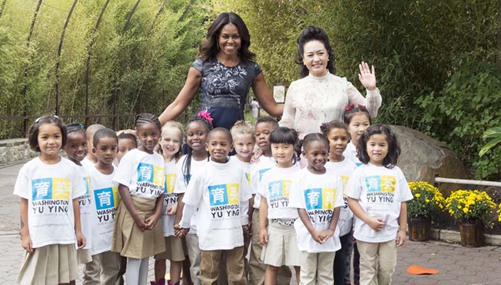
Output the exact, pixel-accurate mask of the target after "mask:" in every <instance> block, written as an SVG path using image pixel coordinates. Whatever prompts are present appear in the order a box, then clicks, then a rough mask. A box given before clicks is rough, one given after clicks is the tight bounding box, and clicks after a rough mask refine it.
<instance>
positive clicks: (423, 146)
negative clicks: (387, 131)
mask: <svg viewBox="0 0 501 285" xmlns="http://www.w3.org/2000/svg"><path fill="white" fill-rule="evenodd" d="M391 129H392V130H393V132H394V133H395V134H396V135H397V139H398V142H399V143H400V148H401V150H402V152H401V154H400V157H399V158H398V163H397V165H398V167H400V168H401V169H402V171H403V172H404V174H405V177H406V178H407V180H408V181H418V180H422V181H426V182H429V183H431V184H434V179H435V177H437V176H438V177H444V178H460V179H467V178H468V176H467V173H466V169H465V167H464V165H463V163H462V161H461V160H460V159H459V158H458V157H457V156H456V154H454V152H453V151H452V150H451V149H450V148H449V147H448V146H447V145H445V144H444V143H441V142H439V141H436V140H434V139H432V138H430V137H428V136H427V135H425V134H423V133H420V132H418V131H416V130H413V129H410V128H407V127H403V126H393V125H392V126H391ZM439 188H440V190H441V192H442V193H443V194H444V195H445V196H446V197H447V196H449V194H450V192H451V191H454V190H457V189H459V188H461V185H456V184H449V183H444V184H441V185H440V187H439ZM463 188H464V186H463Z"/></svg>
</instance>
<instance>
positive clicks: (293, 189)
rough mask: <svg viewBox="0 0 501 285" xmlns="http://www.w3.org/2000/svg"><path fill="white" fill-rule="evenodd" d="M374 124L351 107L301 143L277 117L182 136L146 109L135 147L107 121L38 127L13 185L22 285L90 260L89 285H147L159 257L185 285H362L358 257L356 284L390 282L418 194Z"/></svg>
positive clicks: (393, 144)
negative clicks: (410, 203)
mask: <svg viewBox="0 0 501 285" xmlns="http://www.w3.org/2000/svg"><path fill="white" fill-rule="evenodd" d="M369 126H370V116H369V114H368V112H367V110H366V109H365V108H364V107H363V106H353V105H350V106H348V107H347V108H346V112H345V122H344V123H342V122H337V121H334V122H326V123H324V124H323V125H322V126H321V131H322V133H313V134H308V135H306V136H305V137H304V139H303V140H302V141H300V140H299V139H298V135H297V133H296V132H295V131H294V130H292V129H289V128H285V127H279V126H278V123H277V121H276V120H275V119H273V118H270V117H262V118H259V119H258V120H257V122H256V124H255V126H251V125H250V124H248V123H247V122H244V121H239V122H237V123H236V124H235V125H234V126H233V128H232V129H231V131H229V130H227V129H225V128H214V129H213V128H212V125H211V118H210V115H209V114H206V113H204V114H202V115H198V116H196V117H194V118H192V119H191V120H190V121H188V122H187V123H186V126H185V127H184V128H183V126H182V125H180V124H179V123H177V122H173V121H171V122H167V123H166V124H165V125H164V126H163V127H162V126H160V123H159V121H158V118H157V117H156V116H154V115H151V114H140V115H138V116H137V118H136V122H135V128H136V136H137V139H138V140H139V144H137V141H136V137H134V136H132V135H127V134H121V135H119V136H118V137H117V135H116V133H115V132H114V131H113V130H111V129H108V128H105V127H104V126H100V125H93V126H89V127H88V128H87V131H85V130H84V129H83V126H82V125H80V124H70V125H67V126H64V125H63V124H62V122H61V120H60V119H59V118H57V117H56V116H46V117H42V118H40V119H37V120H36V121H35V122H34V123H33V125H32V126H31V128H30V133H29V142H30V146H31V147H32V148H33V149H34V150H36V151H39V152H40V155H39V157H37V158H35V159H33V160H32V161H30V162H28V163H27V164H26V165H25V166H23V168H22V169H21V171H20V173H19V177H18V180H17V182H16V186H15V191H14V194H16V195H18V196H20V197H21V238H22V246H23V248H24V249H25V250H26V255H25V259H24V261H23V265H22V269H21V273H20V276H19V282H20V283H21V284H41V283H43V284H74V281H75V279H76V278H77V277H78V263H77V260H78V261H79V262H80V263H83V264H85V270H84V284H121V283H123V278H124V277H125V283H126V284H141V285H144V284H146V282H147V274H148V259H149V258H150V257H153V256H154V257H155V279H156V281H153V282H151V283H152V284H179V282H180V278H181V272H183V284H267V285H268V284H289V283H290V279H291V275H292V274H291V272H290V269H289V268H290V267H293V268H294V271H295V277H296V279H297V280H298V282H299V283H300V284H336V285H337V284H351V281H350V280H351V278H350V268H351V267H352V264H351V260H352V258H351V255H352V252H354V253H355V256H354V258H353V260H354V264H353V269H354V272H355V276H354V283H355V284H389V283H390V281H391V275H392V274H393V271H394V268H395V265H396V245H402V244H403V243H404V240H405V230H406V223H407V222H406V204H405V201H407V200H409V199H412V195H411V193H410V189H409V188H408V186H407V183H406V181H405V178H404V176H403V174H402V172H401V171H400V169H399V168H398V167H396V166H395V165H396V162H397V158H398V155H399V152H400V149H399V147H398V143H397V141H396V137H395V135H394V133H393V132H392V131H391V129H390V128H389V127H387V126H384V125H375V126H371V127H369ZM183 142H184V143H185V147H184V148H183ZM61 148H63V149H64V150H65V152H66V154H67V156H68V158H69V160H67V159H65V158H62V157H60V156H59V150H60V149H61ZM183 149H184V151H183ZM183 153H184V154H183ZM256 153H260V154H261V155H260V156H259V155H256ZM300 160H302V161H303V162H304V161H306V163H303V164H305V165H306V166H305V167H304V168H301V163H300ZM353 220H354V223H353ZM354 240H356V241H354ZM354 245H355V246H354ZM248 250H249V252H248ZM247 256H249V260H248V261H247V258H246V257H247ZM358 256H359V257H358ZM166 259H168V260H169V261H170V280H167V281H166V280H164V276H165V273H166ZM358 259H360V271H359V270H358V264H357V261H358ZM49 260H50V263H49V262H48V261H49ZM187 268H189V269H187ZM358 278H360V280H358ZM40 280H45V282H41V281H40Z"/></svg>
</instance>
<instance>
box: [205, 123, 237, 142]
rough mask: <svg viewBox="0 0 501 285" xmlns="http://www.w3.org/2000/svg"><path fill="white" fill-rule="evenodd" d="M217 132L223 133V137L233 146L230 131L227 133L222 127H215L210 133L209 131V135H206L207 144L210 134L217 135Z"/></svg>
mask: <svg viewBox="0 0 501 285" xmlns="http://www.w3.org/2000/svg"><path fill="white" fill-rule="evenodd" d="M217 132H220V133H224V135H225V136H226V138H227V139H228V142H229V143H230V144H233V138H232V137H231V133H230V131H228V129H227V128H223V127H217V128H214V129H213V130H212V131H210V132H209V134H208V135H207V143H208V142H209V140H210V137H211V134H214V133H217Z"/></svg>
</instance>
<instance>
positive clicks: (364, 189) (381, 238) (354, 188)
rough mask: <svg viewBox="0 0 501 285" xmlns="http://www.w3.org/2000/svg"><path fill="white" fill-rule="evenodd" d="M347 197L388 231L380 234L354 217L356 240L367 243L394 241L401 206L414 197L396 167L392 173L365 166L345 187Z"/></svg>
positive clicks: (356, 172)
mask: <svg viewBox="0 0 501 285" xmlns="http://www.w3.org/2000/svg"><path fill="white" fill-rule="evenodd" d="M346 195H348V197H351V198H353V199H357V200H358V202H359V203H360V206H361V207H362V209H363V210H364V211H365V213H367V215H369V216H372V217H380V218H382V219H383V220H384V221H385V224H386V225H385V227H384V228H383V229H382V230H380V231H379V232H376V231H374V230H373V229H372V228H371V227H370V226H369V225H368V224H366V223H364V222H363V221H362V220H360V219H359V218H357V217H355V232H354V234H353V236H354V237H355V238H356V239H358V240H361V241H365V242H374V243H377V242H387V241H390V240H394V239H395V238H396V236H397V232H398V217H399V216H400V206H401V203H402V202H405V201H408V200H411V199H412V193H411V190H410V188H409V185H408V184H407V180H406V179H405V177H404V174H403V173H402V171H401V170H400V168H398V167H397V166H395V167H394V168H392V169H389V168H386V167H383V166H375V165H373V164H370V163H369V164H363V165H362V166H359V167H358V168H357V169H355V171H354V172H353V175H352V176H351V178H350V181H349V182H348V185H347V186H346Z"/></svg>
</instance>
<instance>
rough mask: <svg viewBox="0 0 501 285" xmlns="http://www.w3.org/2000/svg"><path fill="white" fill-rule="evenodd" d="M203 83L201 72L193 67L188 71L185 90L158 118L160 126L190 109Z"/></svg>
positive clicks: (182, 90)
mask: <svg viewBox="0 0 501 285" xmlns="http://www.w3.org/2000/svg"><path fill="white" fill-rule="evenodd" d="M201 81H202V74H201V73H200V71H198V70H197V69H196V68H193V67H191V68H190V70H189V71H188V77H187V78H186V82H185V83H184V86H183V89H181V91H180V92H179V94H178V95H177V97H176V99H175V100H174V102H172V103H170V105H169V106H167V108H165V110H164V111H163V112H162V114H161V115H160V116H159V117H158V119H159V120H160V124H162V125H163V124H165V122H167V121H170V120H174V119H175V118H176V117H177V116H179V114H181V113H182V112H183V111H184V110H185V109H186V107H188V105H189V104H190V103H191V101H192V100H193V98H195V95H196V94H197V91H198V88H199V87H200V83H201Z"/></svg>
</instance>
